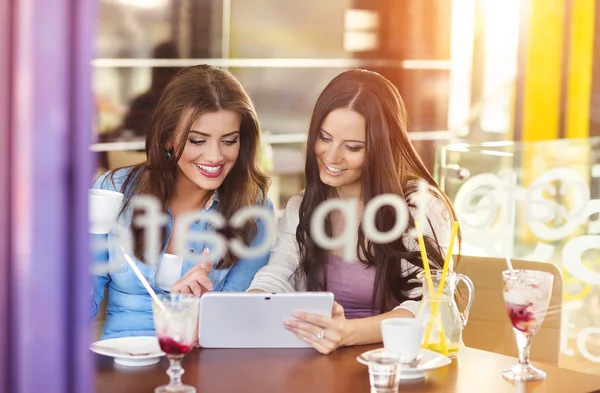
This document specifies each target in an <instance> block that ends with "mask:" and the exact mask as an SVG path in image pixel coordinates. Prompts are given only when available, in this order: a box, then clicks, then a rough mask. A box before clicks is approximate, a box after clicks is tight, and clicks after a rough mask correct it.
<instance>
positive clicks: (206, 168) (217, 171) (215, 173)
mask: <svg viewBox="0 0 600 393" xmlns="http://www.w3.org/2000/svg"><path fill="white" fill-rule="evenodd" d="M195 165H196V168H198V171H199V172H200V173H201V174H202V175H204V176H205V177H208V178H215V177H219V176H220V175H221V173H223V169H224V168H225V165H202V164H195Z"/></svg>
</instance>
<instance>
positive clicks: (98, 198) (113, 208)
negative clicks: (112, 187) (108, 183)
mask: <svg viewBox="0 0 600 393" xmlns="http://www.w3.org/2000/svg"><path fill="white" fill-rule="evenodd" d="M88 198H89V206H88V209H89V221H90V229H89V230H90V233H94V234H106V233H108V232H110V229H111V227H112V225H113V224H114V222H115V221H116V219H117V216H118V215H119V210H120V209H121V203H122V202H123V194H121V193H120V192H116V191H109V190H97V189H91V190H89V193H88Z"/></svg>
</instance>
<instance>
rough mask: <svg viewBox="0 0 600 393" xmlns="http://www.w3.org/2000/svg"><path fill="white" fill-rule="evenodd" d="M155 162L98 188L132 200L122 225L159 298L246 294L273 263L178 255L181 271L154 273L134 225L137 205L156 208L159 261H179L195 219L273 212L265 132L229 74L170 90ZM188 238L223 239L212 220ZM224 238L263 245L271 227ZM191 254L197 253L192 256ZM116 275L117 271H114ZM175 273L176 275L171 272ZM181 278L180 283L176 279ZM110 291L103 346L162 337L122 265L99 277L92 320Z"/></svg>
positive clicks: (151, 139)
mask: <svg viewBox="0 0 600 393" xmlns="http://www.w3.org/2000/svg"><path fill="white" fill-rule="evenodd" d="M146 153H147V161H146V162H144V163H142V164H139V165H136V166H133V167H127V168H122V169H117V170H115V171H112V172H109V173H106V174H104V175H102V176H101V177H100V178H99V179H98V180H96V182H95V184H94V188H100V189H106V190H113V191H118V192H121V193H123V194H124V199H123V205H122V208H121V213H120V215H119V220H118V221H119V225H120V226H122V227H125V228H127V229H130V230H131V233H132V238H133V245H132V248H133V250H132V254H133V256H134V257H135V258H134V259H135V262H136V264H137V265H138V268H139V270H140V271H141V272H142V274H143V275H144V276H145V278H146V279H147V281H148V282H149V283H150V285H151V286H152V287H153V288H154V290H156V291H158V292H160V291H170V292H182V293H193V294H195V295H200V294H201V293H202V292H203V291H206V290H214V291H245V290H246V289H247V287H248V285H249V284H250V282H251V281H252V278H253V277H254V274H255V273H256V271H257V270H258V269H260V268H261V267H262V266H264V265H265V264H266V263H267V259H268V252H266V253H265V254H264V255H262V256H259V257H256V258H245V259H239V260H238V258H237V257H236V255H235V254H233V253H232V252H231V251H226V252H225V253H224V254H223V258H222V259H220V260H219V261H216V263H215V265H214V269H213V265H212V263H208V264H206V263H205V264H195V263H194V260H192V261H190V259H195V258H191V257H193V256H190V255H178V258H179V259H178V262H173V263H171V264H170V265H168V264H166V263H165V264H164V265H165V266H163V265H162V264H161V262H159V263H158V265H156V264H148V263H144V262H143V261H148V255H145V249H146V247H147V244H145V239H146V236H145V233H144V232H145V231H144V230H142V229H141V227H139V226H138V225H137V224H136V222H137V220H136V219H135V218H136V217H137V215H138V214H140V212H139V209H138V208H137V207H136V208H134V206H133V205H134V203H133V202H134V199H135V198H136V197H138V196H142V195H143V196H151V197H154V198H155V200H158V202H159V204H160V207H161V209H162V212H163V213H164V214H165V215H166V223H164V226H163V234H162V247H161V251H160V255H159V259H158V260H159V261H163V260H164V259H165V258H164V255H165V254H178V251H179V250H178V246H177V241H171V240H173V239H172V237H173V236H172V232H173V226H174V223H175V222H177V219H178V218H180V217H183V216H184V215H188V214H189V213H193V212H205V211H206V212H215V213H218V214H220V215H221V216H222V217H223V218H224V219H225V220H226V221H229V219H230V218H231V217H232V216H233V215H234V214H235V213H236V212H237V211H238V210H240V209H242V208H244V207H252V206H256V205H265V206H266V208H268V209H270V210H271V212H272V210H273V205H272V203H271V201H270V200H269V199H268V198H267V188H268V178H267V177H266V176H265V174H263V172H262V171H261V169H260V166H259V164H260V127H259V123H258V120H257V116H256V112H255V110H254V106H253V104H252V102H251V100H250V98H249V97H248V95H247V94H246V92H245V91H244V89H243V88H242V86H241V85H240V84H239V82H238V81H237V80H236V79H235V78H234V77H233V76H232V75H231V74H230V73H228V72H226V71H224V70H222V69H220V68H217V67H213V66H208V65H199V66H193V67H188V68H185V69H183V70H182V71H181V72H180V73H178V74H177V75H176V76H175V77H174V78H173V79H172V80H171V82H170V83H169V84H168V85H167V87H166V89H165V91H164V93H163V94H162V96H161V98H160V100H159V102H158V105H157V107H156V109H155V111H154V113H153V116H152V119H151V121H150V123H149V128H148V136H147V139H146ZM189 229H190V231H198V232H211V231H212V232H216V229H214V228H213V225H211V223H210V222H209V221H208V219H202V216H201V215H200V219H198V220H196V221H194V222H193V223H192V224H191V226H190V228H189ZM220 231H221V236H224V237H226V238H237V239H240V240H242V241H243V243H244V244H245V245H246V246H248V247H250V248H252V246H253V245H257V244H262V243H263V242H264V241H268V239H265V236H266V234H265V223H264V222H262V221H261V220H260V219H258V220H248V221H247V222H246V223H245V224H243V225H241V226H234V225H232V226H225V227H224V228H221V229H220ZM119 245H120V242H119V238H118V236H117V234H113V233H111V234H109V235H108V250H109V262H114V260H116V259H120V255H122V254H119V253H120V252H121V251H120V247H119ZM210 248H211V244H210V243H209V242H206V243H204V242H199V241H188V242H187V243H186V252H189V253H192V254H197V255H199V254H200V253H203V252H205V251H207V250H209V249H210ZM188 250H189V251H188ZM113 265H114V264H113ZM167 265H168V266H167ZM173 277H174V279H173ZM107 286H108V304H107V320H106V324H105V327H104V331H103V335H102V337H103V338H112V337H120V336H133V335H149V334H150V335H151V334H154V326H153V320H152V309H151V303H152V301H151V298H150V296H149V295H148V293H147V292H146V290H145V289H144V287H143V286H142V284H141V282H140V281H139V280H138V279H137V277H136V276H135V273H134V272H133V271H132V269H131V268H130V266H128V265H127V264H118V266H117V268H116V269H114V268H113V269H110V270H109V271H108V273H105V274H100V275H95V276H94V285H93V289H94V291H93V298H92V303H93V314H94V315H95V314H96V313H97V311H98V306H99V304H100V302H101V301H102V298H103V294H104V289H105V288H106V287H107Z"/></svg>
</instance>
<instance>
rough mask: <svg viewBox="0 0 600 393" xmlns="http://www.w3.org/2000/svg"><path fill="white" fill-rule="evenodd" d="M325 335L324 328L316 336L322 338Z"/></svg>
mask: <svg viewBox="0 0 600 393" xmlns="http://www.w3.org/2000/svg"><path fill="white" fill-rule="evenodd" d="M324 337H325V329H321V331H320V332H319V333H317V338H318V339H319V340H322V339H323V338H324Z"/></svg>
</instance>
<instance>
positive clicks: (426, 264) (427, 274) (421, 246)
mask: <svg viewBox="0 0 600 393" xmlns="http://www.w3.org/2000/svg"><path fill="white" fill-rule="evenodd" d="M415 229H416V230H417V238H418V239H419V249H420V250H421V259H422V260H423V269H425V280H426V282H427V286H428V287H429V288H428V289H429V296H431V297H432V298H435V292H434V289H433V281H432V280H431V270H429V262H428V260H427V251H426V250H425V242H424V241H423V235H422V234H421V231H420V230H419V222H418V221H415Z"/></svg>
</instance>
